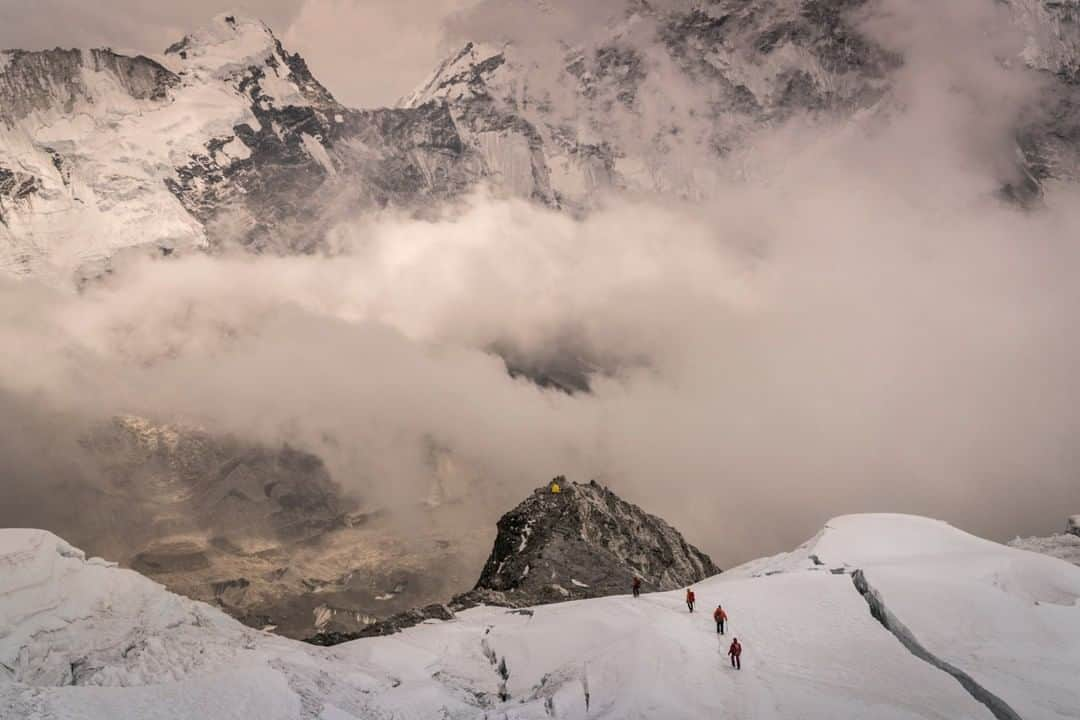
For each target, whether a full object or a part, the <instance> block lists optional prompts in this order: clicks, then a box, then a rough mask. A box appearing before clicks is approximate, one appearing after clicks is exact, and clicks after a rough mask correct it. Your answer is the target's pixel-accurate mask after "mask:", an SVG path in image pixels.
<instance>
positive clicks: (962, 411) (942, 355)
mask: <svg viewBox="0 0 1080 720" xmlns="http://www.w3.org/2000/svg"><path fill="white" fill-rule="evenodd" d="M79 5H81V4H76V3H71V5H70V6H71V7H78V6H79ZM112 5H113V7H112V8H111V9H110V10H108V11H107V13H106V11H105V10H102V11H101V15H99V14H98V13H96V12H90V11H88V10H78V11H70V10H67V9H65V6H66V4H61V3H57V2H51V3H45V4H44V5H42V6H40V7H44V8H46V9H43V10H38V11H36V12H35V13H34V14H33V15H34V18H35V19H34V20H30V19H26V18H23V19H22V20H19V18H18V17H16V18H15V26H18V23H19V22H22V23H23V27H24V29H23V30H19V31H14V30H13V29H12V24H11V21H10V17H12V16H10V15H8V14H9V13H15V11H14V9H13V6H12V5H11V4H5V5H4V6H3V7H4V11H3V12H4V15H3V17H0V22H3V30H2V31H0V32H3V33H4V34H3V40H4V44H21V45H34V44H38V45H40V44H53V43H60V44H87V43H89V44H98V43H101V42H111V43H114V44H122V43H126V44H141V43H145V44H148V45H151V46H154V47H157V46H160V45H161V44H162V43H163V42H164V41H166V40H168V39H169V38H171V37H173V36H176V35H178V31H180V30H182V28H184V27H185V26H187V25H189V24H194V23H196V21H197V19H198V18H201V17H203V16H206V15H210V14H212V13H214V12H215V11H217V10H218V9H220V8H219V7H218V6H217V4H216V3H192V4H190V5H189V6H188V7H186V8H185V9H184V10H183V11H182V12H181V11H168V10H151V9H145V8H143V7H142V3H131V4H130V5H129V6H127V8H128V10H127V12H121V9H122V7H124V6H123V5H122V4H120V3H114V4H112ZM429 5H430V4H429V3H416V4H415V5H410V3H408V2H406V3H389V2H388V3H385V4H383V3H379V4H370V3H363V4H361V3H355V4H354V3H350V2H347V1H346V0H311V1H310V2H308V3H305V4H304V5H303V6H302V7H301V8H299V9H295V10H292V9H289V8H288V7H287V5H286V4H285V3H281V4H277V5H275V4H273V3H266V4H265V5H264V6H262V7H252V8H249V11H251V12H253V13H256V14H259V15H261V16H263V17H264V18H267V19H268V21H269V22H271V23H275V24H277V25H279V26H281V27H280V28H279V34H280V35H281V36H282V37H283V38H284V39H285V40H286V43H287V44H288V46H289V47H291V48H292V49H294V50H299V51H301V52H303V53H304V54H305V55H306V56H307V57H308V58H309V59H310V60H311V62H312V65H313V67H314V69H315V71H316V74H317V76H319V77H320V78H321V79H323V80H324V81H325V82H326V83H327V84H328V85H329V86H330V87H331V88H332V89H333V90H334V91H335V92H337V93H338V94H339V95H341V96H342V97H343V98H345V99H346V100H348V101H350V102H353V103H355V104H372V103H371V102H369V100H370V99H373V98H376V97H378V98H380V99H382V100H383V101H386V100H388V99H390V98H392V97H394V96H396V95H397V94H400V93H401V92H404V91H405V90H406V89H408V88H409V87H410V86H411V85H412V84H413V83H414V82H415V81H416V80H417V79H418V76H422V75H423V74H424V73H425V72H426V71H427V70H428V69H429V68H430V66H431V64H432V63H433V61H434V59H435V58H436V57H437V55H438V53H437V52H436V51H435V48H436V46H437V45H438V44H439V43H440V42H442V40H441V39H440V38H442V37H443V35H442V31H441V30H440V28H441V26H442V24H443V20H444V19H446V18H448V20H447V26H448V27H450V28H451V32H452V33H454V34H455V37H456V36H457V34H460V33H461V32H462V29H461V28H462V25H461V23H462V22H463V20H462V18H461V16H460V15H458V16H453V17H451V10H452V5H453V4H452V3H446V4H443V5H440V6H439V9H438V10H437V11H432V10H430V7H429ZM885 5H886V6H887V8H888V9H890V10H891V12H889V13H885V14H883V15H882V16H880V17H877V18H875V19H874V22H873V23H872V24H871V26H870V27H871V29H872V31H873V32H874V33H875V34H876V35H877V36H878V37H879V38H880V39H881V41H882V42H884V43H886V44H887V45H889V46H890V47H891V48H893V49H895V50H896V51H898V52H902V53H903V54H904V55H905V57H906V59H907V62H906V64H905V66H904V68H903V69H902V70H901V71H900V73H899V75H898V77H897V78H896V93H897V102H896V103H895V104H894V106H893V107H892V108H891V110H890V112H883V113H881V115H880V116H879V117H876V118H875V119H874V121H873V122H872V123H869V124H868V127H867V128H855V129H853V128H852V127H851V126H850V125H848V124H844V123H841V124H839V125H838V126H827V127H821V128H812V129H808V128H801V127H784V128H778V129H777V130H776V132H775V134H774V135H772V136H770V137H769V138H768V139H767V140H763V141H762V142H761V148H760V149H759V150H760V152H759V154H758V155H756V156H755V157H754V160H755V162H757V163H758V164H757V166H756V168H755V169H756V170H757V171H758V173H759V175H760V176H761V177H762V178H764V181H762V182H746V183H735V184H732V185H731V186H728V187H724V188H723V189H722V191H721V192H719V193H718V199H717V200H716V201H715V202H711V203H708V204H706V205H704V206H701V205H698V206H688V205H682V204H679V203H676V202H672V201H667V200H663V199H661V198H650V199H645V200H643V199H640V198H634V199H613V200H611V201H610V202H609V203H608V204H607V206H606V207H604V208H603V209H601V210H599V211H597V212H595V213H594V214H592V215H591V216H589V217H588V218H587V219H585V220H580V221H579V220H576V219H574V218H571V217H569V216H568V215H566V214H562V213H558V212H555V211H552V210H549V209H546V208H541V207H537V206H536V205H534V204H530V203H527V202H524V201H516V200H508V199H506V198H502V197H498V196H494V195H491V194H489V193H487V192H484V191H478V192H477V193H476V194H475V195H474V196H473V197H472V198H471V199H470V200H469V202H468V203H467V205H466V207H465V208H464V209H463V210H462V211H461V212H460V214H457V215H452V216H448V217H445V218H442V219H439V220H436V221H431V222H419V221H417V220H415V219H410V218H408V217H399V216H380V217H378V218H372V217H368V218H360V219H357V218H353V217H347V218H342V219H341V222H340V224H339V225H338V226H337V227H336V228H335V229H334V230H333V231H332V233H331V235H332V237H331V238H330V245H331V246H332V247H334V248H337V249H340V254H339V255H338V256H336V257H290V258H271V257H259V258H256V257H247V256H244V257H227V258H210V257H204V256H194V257H187V258H184V259H181V260H179V261H175V262H174V261H169V262H141V263H134V264H132V265H131V266H129V267H125V268H121V269H120V270H119V271H118V272H117V273H116V274H115V275H114V276H113V277H111V278H109V279H107V280H106V281H104V282H102V283H101V284H99V285H97V286H94V287H93V288H91V289H90V290H89V291H88V292H87V293H86V294H84V295H82V296H76V295H74V294H72V293H66V292H62V291H58V290H56V289H52V288H46V287H42V286H38V285H36V284H34V283H30V282H25V283H19V282H15V281H12V280H9V279H0V319H2V322H0V331H2V332H3V333H4V336H3V337H0V346H4V347H19V348H22V349H23V351H22V352H20V353H18V354H14V353H9V354H4V355H0V380H2V381H3V385H2V387H0V389H2V390H3V391H4V394H3V395H0V400H3V401H5V404H6V405H7V406H8V407H9V408H14V410H13V411H12V412H11V413H9V415H10V416H11V417H17V418H18V421H17V422H16V421H11V420H10V419H9V420H8V421H7V423H6V428H7V430H6V431H5V432H4V433H2V434H0V436H2V438H3V439H2V442H0V453H4V454H5V455H6V457H7V458H8V460H7V462H9V463H11V465H12V466H15V465H16V464H18V465H19V467H21V468H25V467H26V464H24V463H23V461H22V460H19V458H26V457H29V458H32V459H33V463H30V465H31V467H30V469H27V470H26V471H25V473H24V474H23V475H21V476H19V477H12V478H11V480H10V482H9V488H8V489H9V491H13V490H14V489H17V487H19V485H18V484H17V483H21V486H22V487H27V486H30V485H32V484H33V483H35V482H38V478H41V477H49V476H51V475H63V474H64V473H68V472H76V473H77V472H78V471H77V470H75V471H72V470H71V468H72V467H73V466H75V467H77V462H75V461H73V460H71V458H69V457H68V456H67V455H66V454H65V453H64V452H63V451H62V450H61V449H60V446H61V445H62V443H60V442H59V441H53V440H50V441H49V442H45V441H43V440H42V439H41V438H44V437H48V438H57V437H65V436H76V435H77V434H78V431H77V430H76V428H79V427H80V426H81V425H80V423H83V422H86V421H88V420H91V419H95V420H96V419H100V418H101V417H106V416H108V415H109V414H110V413H141V414H145V415H147V416H149V417H154V418H162V419H179V420H183V421H185V422H192V423H196V424H199V425H201V426H203V427H206V428H208V429H211V430H215V431H224V432H233V433H238V434H242V435H244V436H246V437H251V438H254V439H259V440H263V441H267V442H283V441H288V442H292V443H298V444H300V445H301V446H303V447H305V448H308V449H311V450H313V451H316V452H318V453H319V454H320V455H321V456H322V457H324V458H326V460H327V463H328V465H329V467H330V468H331V470H332V471H333V473H334V476H335V478H336V479H337V480H339V481H340V482H342V483H343V484H344V486H345V487H346V488H347V489H349V490H350V491H351V492H354V493H356V494H357V495H359V496H361V497H364V498H365V499H366V500H368V501H372V502H377V503H382V504H385V505H387V506H390V507H394V506H398V505H404V504H407V503H409V502H415V500H416V498H417V497H423V496H424V494H425V493H426V492H427V491H428V488H429V485H430V476H431V467H430V456H431V448H432V447H438V448H445V449H447V450H448V451H449V452H450V453H452V455H453V457H454V459H455V462H457V463H459V464H460V466H461V467H462V468H465V470H464V472H467V473H469V474H470V475H471V476H473V477H475V478H476V480H477V488H479V489H481V490H482V492H481V495H482V496H483V497H484V498H492V499H494V498H498V499H500V502H501V500H502V499H510V498H517V497H520V496H521V494H522V493H524V492H526V491H528V490H529V489H530V488H532V487H534V486H536V485H539V484H540V483H542V482H544V481H545V480H547V479H549V478H550V477H552V476H553V475H556V474H559V473H566V474H568V475H569V476H570V477H572V478H574V479H578V480H587V479H589V478H590V477H599V478H601V479H602V480H604V481H605V482H608V483H610V484H611V485H612V486H613V487H614V488H615V489H616V490H617V491H619V492H620V493H623V494H625V495H626V496H627V497H629V498H630V499H632V500H634V501H637V502H640V503H641V504H643V505H645V506H646V508H647V509H648V510H650V511H653V512H656V513H657V514H660V515H662V516H664V517H665V518H666V519H668V520H670V521H671V522H672V523H673V524H675V525H676V526H678V527H679V528H680V529H682V530H684V531H685V532H686V533H687V535H688V536H689V539H690V540H692V541H693V542H696V543H699V544H701V545H702V546H703V547H704V548H705V549H706V550H708V551H710V552H711V553H713V554H714V556H715V557H717V559H718V560H719V561H720V562H721V563H723V564H725V565H726V564H729V563H731V562H732V561H735V560H744V559H747V558H749V557H751V556H753V555H756V554H761V553H764V552H772V551H778V550H781V549H784V548H789V547H791V546H792V545H793V544H795V543H797V542H799V541H801V540H803V539H805V538H806V537H808V536H809V535H810V534H811V533H813V532H814V531H816V529H818V528H819V527H820V525H821V523H822V522H824V521H825V520H827V519H828V518H829V517H830V516H833V515H837V514H841V513H848V512H863V511H900V512H916V513H920V514H927V515H933V516H937V517H941V518H943V519H946V520H949V521H951V522H954V523H956V524H958V525H960V526H961V527H964V528H966V529H970V530H972V531H975V532H979V533H982V534H986V535H989V536H992V537H995V538H997V539H1008V538H1009V537H1011V536H1012V535H1014V534H1017V533H1036V532H1039V533H1049V532H1052V531H1053V530H1055V529H1057V528H1058V527H1059V526H1060V525H1061V524H1062V522H1063V520H1064V517H1065V516H1066V515H1067V514H1070V513H1075V512H1078V511H1080V484H1078V482H1077V478H1078V473H1080V450H1078V448H1080V443H1078V442H1077V438H1078V436H1080V415H1078V411H1077V407H1078V404H1077V402H1076V398H1077V394H1078V393H1077V379H1076V368H1077V367H1080V333H1078V330H1080V328H1078V327H1077V317H1078V316H1077V312H1076V308H1077V307H1080V287H1078V283H1077V278H1078V277H1080V250H1078V246H1077V243H1076V238H1077V237H1080V195H1078V193H1077V190H1076V187H1075V186H1071V185H1064V186H1057V187H1050V188H1048V194H1047V202H1046V206H1045V207H1043V208H1041V209H1039V210H1038V211H1034V212H1026V211H1022V210H1019V209H1017V208H1015V207H1013V206H1009V205H1006V204H1003V203H1002V202H1000V200H999V199H998V197H997V196H996V194H995V193H996V191H997V190H998V188H999V178H1000V175H999V171H1000V169H1001V167H1002V165H1003V164H1007V163H1008V159H1009V158H1010V157H1011V153H1013V152H1014V148H1015V142H1014V139H1013V137H1012V135H1011V131H1010V129H1009V128H1010V126H1011V123H1012V122H1013V121H1014V120H1015V118H1016V116H1017V115H1018V113H1019V112H1020V110H1021V108H1022V107H1024V105H1025V104H1026V103H1029V102H1030V99H1031V97H1032V93H1033V92H1034V90H1035V89H1036V86H1035V84H1034V82H1033V81H1032V80H1031V77H1030V75H1025V74H1023V73H1020V72H1018V71H1017V70H1016V69H1015V68H1010V67H1007V66H1006V65H1005V64H1003V63H1000V62H999V61H998V57H999V54H1000V53H1005V52H1015V50H1016V49H1017V47H1018V45H1017V41H1018V38H1017V37H1016V36H1015V35H1014V34H1013V33H1012V32H1011V31H1010V28H1009V27H1008V26H1007V24H1003V22H1002V20H1001V18H1000V17H999V14H998V13H997V12H996V11H995V9H994V6H993V4H989V3H982V2H979V1H978V0H970V1H968V2H961V3H956V4H954V5H950V11H949V12H941V13H938V12H929V11H927V8H929V7H934V8H937V7H938V6H937V5H936V4H935V3H922V2H900V1H899V0H897V1H896V2H887V3H885ZM421 7H422V8H423V11H421ZM507 7H508V8H509V10H508V11H507V12H508V13H509V15H508V17H511V18H512V17H514V14H513V12H512V11H513V10H514V8H513V6H512V5H511V6H507ZM574 7H575V8H576V7H577V6H574ZM375 8H381V10H380V11H378V12H377V11H376V10H375ZM390 8H394V9H393V10H391V9H390ZM69 11H70V12H75V13H80V12H81V13H83V14H84V15H86V17H85V22H79V23H76V24H78V25H81V26H82V27H81V29H80V30H79V33H81V34H80V35H78V36H76V35H70V36H67V37H60V36H58V37H57V38H56V39H55V40H47V39H46V38H47V37H48V36H49V32H50V27H49V25H50V21H49V20H48V19H49V18H53V17H58V16H59V15H60V14H63V13H64V12H69ZM593 11H595V12H596V13H598V15H597V17H599V18H600V21H602V20H603V17H604V16H605V13H607V12H608V11H609V8H608V6H607V5H605V4H604V3H598V4H597V5H594V6H590V10H589V12H588V13H587V16H588V17H587V18H585V17H584V16H582V14H581V11H580V10H579V9H574V10H573V11H572V12H571V13H570V15H569V17H570V18H571V19H573V22H570V23H569V25H568V24H566V20H565V18H562V19H560V18H553V19H552V22H551V23H550V24H549V25H546V26H543V27H541V28H538V33H541V34H542V33H548V32H550V33H555V34H559V33H560V32H562V30H563V29H564V28H567V27H576V26H577V24H578V23H580V22H584V21H585V20H586V19H588V21H590V22H591V21H595V20H596V18H594V17H593V16H592V14H591V13H592V12H593ZM15 15H18V13H15ZM115 17H124V22H123V24H122V25H120V26H118V27H112V26H111V18H115ZM418 17H419V18H420V19H421V20H422V22H417V18H418ZM476 17H477V18H478V19H477V20H476V22H477V23H479V24H478V25H476V26H475V27H476V32H477V33H478V35H481V36H491V37H495V36H499V35H505V34H508V33H513V32H516V29H517V28H518V27H520V26H519V24H518V22H517V21H516V20H513V19H511V20H507V19H506V18H503V19H497V18H492V17H490V16H488V15H485V14H484V13H481V14H480V15H479V16H476ZM103 18H110V21H106V20H104V19H103ZM344 18H348V19H349V20H348V21H347V22H346V21H343V19H344ZM486 21H491V23H492V24H491V25H490V26H487V27H484V26H483V22H486ZM55 22H56V21H55V20H54V21H53V23H55ZM380 23H381V24H380ZM470 27H472V26H470ZM361 28H367V30H363V31H362V30H361ZM372 28H382V30H373V29H372ZM391 29H392V31H391ZM57 32H68V33H70V32H73V31H71V30H58V31H57ZM109 33H116V35H115V36H113V35H110V34H109ZM13 34H14V35H16V36H17V37H15V38H14V39H13V37H12V35H13ZM23 34H25V35H23ZM179 34H182V32H180V33H179ZM22 37H25V38H26V39H27V40H28V41H27V42H19V41H18V40H19V38H22ZM29 38H35V40H34V41H33V42H29ZM403 38H408V40H405V39H403ZM410 47H412V48H413V49H411V50H410ZM320 53H322V54H321V55H320ZM424 53H426V55H425V56H424V57H423V58H421V57H420V55H421V54H424ZM402 56H404V59H402ZM395 58H398V60H399V61H398V62H395V60H394V59H395ZM793 148H799V149H800V151H799V152H793ZM743 161H745V158H744V159H743ZM493 346H503V347H507V346H509V347H513V348H515V349H517V350H518V351H519V352H520V353H522V355H524V356H526V357H536V358H545V357H550V356H551V355H552V354H560V353H564V354H568V355H573V356H578V357H584V358H586V359H588V360H589V361H592V362H594V363H595V364H596V366H598V367H599V368H601V369H602V370H603V371H604V372H602V373H600V374H599V375H598V377H597V378H596V379H595V383H594V388H593V392H592V393H590V394H578V395H573V396H571V395H567V394H564V393H560V392H555V391H551V390H542V389H540V388H538V387H536V386H535V385H533V384H531V383H529V382H527V381H525V380H521V379H513V378H511V377H509V376H508V374H507V373H506V371H505V367H504V365H503V363H502V361H501V360H500V359H499V358H498V357H496V356H495V355H494V354H492V353H491V352H490V349H491V348H492V347H493ZM27 403H31V405H32V407H34V408H35V411H34V412H26V411H25V410H24V408H25V407H26V405H27ZM0 419H2V417H0ZM4 427H5V425H0V429H4ZM61 430H62V431H63V432H60V431H61ZM23 436H25V439H22V440H21V439H20V438H22V437H23ZM54 442H55V443H58V444H53V443H54ZM68 445H69V446H71V447H73V446H74V443H69V444H68ZM50 467H51V469H50ZM13 494H14V493H13ZM497 504H498V503H495V502H478V503H476V504H475V508H476V517H475V521H476V522H477V523H493V522H494V520H495V519H496V517H497V514H498V513H497V511H496V509H495V505H497ZM503 507H505V505H504V506H503ZM8 512H9V513H10V512H12V511H11V510H10V509H9V511H8ZM5 520H6V521H8V522H11V519H10V517H8V518H5V517H3V516H0V521H5Z"/></svg>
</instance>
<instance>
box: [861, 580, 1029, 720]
mask: <svg viewBox="0 0 1080 720" xmlns="http://www.w3.org/2000/svg"><path fill="white" fill-rule="evenodd" d="M851 580H852V582H853V583H854V584H855V589H856V590H858V591H859V594H860V595H862V596H863V598H864V599H865V600H866V604H867V605H869V606H870V614H871V615H873V616H874V619H875V620H877V621H878V622H880V623H881V625H882V626H883V627H884V628H885V629H886V630H888V631H889V632H890V633H892V634H893V635H894V636H895V637H896V639H897V640H899V641H900V644H901V645H903V646H904V647H905V648H907V649H908V651H909V652H910V653H911V654H912V655H914V656H915V657H917V658H919V659H920V660H922V661H923V662H926V663H928V664H930V665H932V666H934V667H936V668H938V669H939V670H941V671H943V672H946V673H948V674H949V675H952V676H953V677H954V678H956V680H957V682H959V683H960V685H961V686H962V687H963V688H964V690H967V692H968V694H970V695H971V697H973V698H975V700H976V701H978V702H980V703H982V704H983V705H985V706H986V708H987V709H988V710H989V711H990V712H991V713H993V714H994V717H995V718H997V719H998V720H1023V718H1021V717H1020V715H1019V714H1018V713H1017V712H1016V711H1015V710H1013V709H1012V708H1011V707H1009V704H1008V703H1007V702H1005V701H1004V700H1002V699H1001V698H1000V697H998V696H997V695H995V694H994V693H992V692H990V690H988V689H986V688H985V687H983V686H982V685H980V684H979V683H978V682H976V681H975V678H973V677H971V676H970V675H968V674H967V673H966V672H964V671H963V670H961V669H960V668H958V667H956V666H955V665H953V664H951V663H949V662H947V661H945V660H943V659H942V658H939V657H937V656H936V655H934V654H933V653H931V652H930V651H929V650H927V649H926V647H925V646H924V645H923V644H922V643H920V642H919V640H918V638H916V637H915V635H914V633H912V632H911V630H909V629H908V628H907V627H906V626H905V625H904V624H903V623H902V622H901V621H900V620H899V619H897V617H896V616H895V615H893V614H892V613H891V612H890V611H889V609H888V608H887V607H885V602H884V601H883V600H882V598H881V595H880V594H879V593H878V592H877V591H876V590H874V588H873V587H871V586H870V583H869V582H868V581H867V579H866V574H865V573H863V571H862V570H856V571H855V572H853V573H852V574H851Z"/></svg>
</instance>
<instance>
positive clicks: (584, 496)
mask: <svg viewBox="0 0 1080 720" xmlns="http://www.w3.org/2000/svg"><path fill="white" fill-rule="evenodd" d="M557 481H558V482H559V483H560V485H561V492H559V493H552V492H551V491H550V489H549V488H548V487H546V486H545V487H542V488H540V489H538V490H536V491H535V492H534V493H533V494H532V495H531V496H530V497H529V498H528V499H526V500H525V501H524V502H523V503H521V504H520V505H518V506H517V507H516V508H514V509H513V510H511V511H510V512H508V513H506V514H505V515H503V516H502V518H501V519H500V520H499V532H498V535H497V536H496V538H495V547H494V549H493V550H492V552H491V555H490V556H489V558H488V561H487V563H486V564H485V565H484V569H483V572H482V573H481V575H480V580H479V582H477V584H476V591H477V593H476V595H477V599H478V600H480V601H481V602H487V603H491V604H496V603H505V604H509V605H516V606H524V605H537V604H540V603H544V602H553V601H559V600H564V599H571V598H573V599H579V598H587V597H601V596H604V595H616V594H619V595H621V594H624V593H625V592H626V590H627V588H629V587H630V586H631V583H632V582H633V579H634V577H635V576H637V577H640V578H641V579H642V587H643V589H644V590H646V591H649V590H673V589H675V588H680V587H685V586H687V585H691V584H693V583H696V582H698V581H700V580H703V579H705V578H706V577H709V576H711V575H715V574H717V573H719V572H720V569H719V568H717V567H716V566H715V565H714V564H713V562H712V560H711V559H710V558H709V556H708V555H706V554H705V553H703V552H701V551H700V550H698V549H697V548H696V547H694V546H693V545H691V544H690V543H688V542H686V540H685V539H684V538H683V536H682V535H681V534H680V533H679V531H678V530H676V529H675V528H673V527H671V526H670V525H669V524H667V523H666V522H664V521H663V520H661V519H660V518H658V517H656V516H654V515H649V514H648V513H646V512H645V511H644V510H642V509H641V508H639V507H637V506H636V505H632V504H630V503H628V502H626V501H625V500H623V499H622V498H620V497H618V496H617V495H615V493H613V492H611V491H610V490H609V489H607V488H605V487H603V486H602V485H600V484H599V483H597V482H596V481H593V482H591V483H588V484H579V483H572V482H567V481H566V479H565V478H558V479H557Z"/></svg>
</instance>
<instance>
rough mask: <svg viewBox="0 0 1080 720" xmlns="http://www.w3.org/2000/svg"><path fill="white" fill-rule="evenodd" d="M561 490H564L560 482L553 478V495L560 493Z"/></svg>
mask: <svg viewBox="0 0 1080 720" xmlns="http://www.w3.org/2000/svg"><path fill="white" fill-rule="evenodd" d="M561 492H562V488H560V487H559V483H557V482H555V481H554V480H553V481H552V482H551V494H552V495H558V494H559V493H561Z"/></svg>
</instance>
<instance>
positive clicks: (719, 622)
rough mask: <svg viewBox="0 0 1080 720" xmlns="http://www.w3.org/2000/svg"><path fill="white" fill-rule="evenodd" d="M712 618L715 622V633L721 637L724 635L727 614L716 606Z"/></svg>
mask: <svg viewBox="0 0 1080 720" xmlns="http://www.w3.org/2000/svg"><path fill="white" fill-rule="evenodd" d="M712 617H713V620H715V621H716V632H718V633H720V634H721V635H723V634H724V623H725V622H727V613H726V612H724V608H722V607H721V606H719V605H717V606H716V609H715V610H713V614H712Z"/></svg>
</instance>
